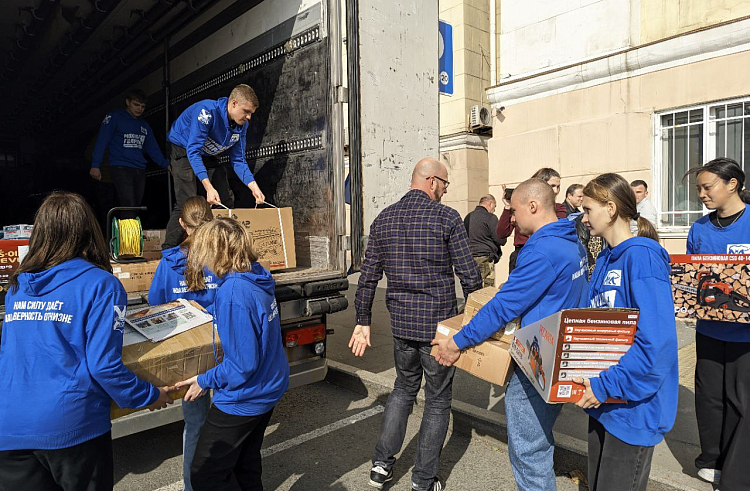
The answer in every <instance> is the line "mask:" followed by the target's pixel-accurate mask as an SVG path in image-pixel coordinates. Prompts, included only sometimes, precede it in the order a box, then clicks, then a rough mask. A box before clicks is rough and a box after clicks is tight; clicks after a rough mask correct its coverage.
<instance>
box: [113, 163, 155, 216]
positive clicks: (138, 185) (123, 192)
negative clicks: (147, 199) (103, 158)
mask: <svg viewBox="0 0 750 491" xmlns="http://www.w3.org/2000/svg"><path fill="white" fill-rule="evenodd" d="M109 172H110V175H111V176H112V184H114V186H115V193H116V194H117V206H141V203H143V193H144V192H145V190H146V170H145V169H133V168H131V167H121V166H117V165H113V166H110V169H109ZM137 215H138V213H137V212H128V211H123V212H120V213H119V215H118V216H119V218H123V219H124V218H135V217H136V216H137Z"/></svg>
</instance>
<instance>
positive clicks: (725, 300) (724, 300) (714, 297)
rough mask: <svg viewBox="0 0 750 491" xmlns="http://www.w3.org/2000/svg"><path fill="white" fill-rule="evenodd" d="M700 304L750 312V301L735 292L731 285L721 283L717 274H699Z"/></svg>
mask: <svg viewBox="0 0 750 491" xmlns="http://www.w3.org/2000/svg"><path fill="white" fill-rule="evenodd" d="M696 293H697V294H698V304H699V305H705V306H707V307H713V308H715V309H724V310H734V311H736V312H750V300H748V299H747V297H744V296H742V295H740V294H739V293H737V292H736V291H734V288H732V286H731V285H729V284H728V283H726V282H724V281H721V276H719V275H718V274H716V273H710V272H707V271H701V272H700V273H698V288H697V292H696Z"/></svg>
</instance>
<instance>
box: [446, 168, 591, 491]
mask: <svg viewBox="0 0 750 491" xmlns="http://www.w3.org/2000/svg"><path fill="white" fill-rule="evenodd" d="M510 203H511V213H512V214H513V216H514V217H515V220H516V226H517V227H518V231H519V232H521V233H522V234H525V235H529V236H530V238H529V240H528V242H526V245H524V247H523V248H522V249H521V251H520V252H519V254H518V261H517V263H516V269H514V270H513V272H512V273H511V274H510V276H509V277H508V281H507V282H506V283H505V284H504V285H503V288H502V289H501V290H500V292H499V293H498V294H497V295H495V297H494V298H493V299H492V300H490V301H489V302H488V303H487V304H486V305H485V306H484V307H483V308H482V309H481V310H480V311H479V312H478V313H477V315H476V316H475V317H474V318H473V319H472V320H471V322H470V323H469V324H467V325H466V326H465V327H464V328H463V329H461V331H460V332H459V333H458V334H456V335H455V336H453V337H452V338H450V339H447V340H440V341H438V340H435V341H433V344H436V345H438V346H439V349H438V354H437V360H438V362H439V363H440V364H441V365H444V366H452V365H453V364H454V363H455V362H456V361H457V360H458V358H459V356H460V354H461V351H460V350H463V349H466V348H468V347H470V346H474V345H477V344H479V343H481V342H482V341H484V340H485V339H487V338H488V337H489V336H490V335H491V334H492V333H494V332H495V331H497V330H498V327H500V326H505V325H506V324H507V323H508V322H510V321H511V320H513V319H515V318H516V317H521V326H527V325H529V324H532V323H534V322H536V321H538V320H539V319H543V318H545V317H547V316H549V315H552V314H554V313H555V312H558V311H560V310H563V309H570V308H579V307H585V306H586V305H587V302H588V281H587V278H588V276H587V274H586V272H587V260H586V251H585V249H584V248H583V246H582V245H581V243H580V242H579V241H578V234H577V233H576V226H575V223H574V222H571V221H569V220H567V219H559V220H558V218H557V216H556V215H555V195H554V192H553V191H552V188H551V187H550V186H549V185H548V184H547V183H545V182H544V181H542V180H541V179H529V180H528V181H525V182H523V183H522V184H521V185H520V186H518V187H517V188H516V189H515V191H514V192H513V196H512V197H511V200H510ZM522 329H523V328H522ZM561 407H562V406H561V405H560V404H547V403H545V402H544V400H543V399H542V397H541V396H540V395H539V393H538V392H537V391H536V389H535V388H534V386H533V385H532V384H531V382H529V380H528V379H527V378H526V375H524V373H523V372H522V371H521V370H520V369H518V368H516V371H515V372H514V373H513V376H512V377H511V380H510V382H509V383H508V388H507V389H506V391H505V414H506V416H507V422H508V454H509V455H510V463H511V467H512V468H513V474H514V475H515V478H516V483H517V484H518V489H519V491H531V490H533V491H553V490H555V489H556V485H555V473H554V472H553V470H552V454H553V451H554V439H553V436H552V427H553V426H554V424H555V420H556V419H557V415H558V414H559V413H560V408H561Z"/></svg>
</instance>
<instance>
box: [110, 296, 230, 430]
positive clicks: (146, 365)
mask: <svg viewBox="0 0 750 491" xmlns="http://www.w3.org/2000/svg"><path fill="white" fill-rule="evenodd" d="M190 303H191V304H192V305H193V306H195V307H198V308H201V307H200V306H199V305H198V304H197V303H195V302H192V301H191V302H190ZM201 309H202V308H201ZM213 329H214V327H213V323H212V322H207V323H206V324H202V325H200V326H198V327H194V328H193V329H190V330H189V331H185V332H183V333H180V334H177V335H176V336H174V337H171V338H169V339H165V340H164V341H160V342H158V343H153V342H151V341H144V342H142V343H137V344H131V345H130V346H125V347H123V349H122V361H123V362H124V363H125V366H126V367H128V369H129V370H130V371H132V372H133V373H135V374H136V375H137V376H138V378H140V379H141V380H145V381H146V382H151V383H152V384H154V385H155V386H157V387H163V386H165V385H174V384H175V383H177V382H181V381H182V380H186V379H189V378H190V377H192V376H194V375H199V374H201V373H205V372H206V371H207V370H209V369H211V368H213V367H215V366H216V359H215V358H214V349H213V343H212V339H213V334H214V333H213ZM216 356H217V357H218V358H219V360H221V359H222V356H223V352H222V350H221V342H220V341H219V336H218V334H216ZM185 392H186V391H185V390H184V389H183V390H182V391H180V392H174V393H171V394H170V396H171V397H172V398H173V399H174V400H177V399H180V398H181V397H182V396H183V395H184V394H185ZM136 411H138V409H123V408H120V407H119V406H117V404H115V403H114V401H113V402H112V410H111V418H112V419H115V418H119V417H121V416H125V415H128V414H131V413H134V412H136Z"/></svg>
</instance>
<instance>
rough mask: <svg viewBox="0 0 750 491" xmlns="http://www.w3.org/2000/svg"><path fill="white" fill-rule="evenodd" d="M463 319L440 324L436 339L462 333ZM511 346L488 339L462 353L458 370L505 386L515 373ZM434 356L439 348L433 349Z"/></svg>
mask: <svg viewBox="0 0 750 491" xmlns="http://www.w3.org/2000/svg"><path fill="white" fill-rule="evenodd" d="M462 320H463V317H462V316H460V315H457V316H456V317H451V318H450V319H446V320H444V321H442V322H440V323H439V324H438V327H437V331H436V334H435V339H445V338H450V337H452V336H453V335H454V334H457V333H458V332H459V331H461V327H462V325H461V322H462ZM509 348H510V345H509V344H508V343H505V342H503V341H497V340H495V339H488V340H487V341H485V342H483V343H480V344H478V345H476V346H472V347H470V348H467V349H465V350H463V351H461V357H460V358H459V359H458V361H457V362H456V365H455V366H456V368H459V369H461V370H463V371H465V372H468V373H470V374H472V375H474V376H475V377H479V378H481V379H482V380H486V381H487V382H490V383H493V384H496V385H505V384H506V383H508V381H509V380H510V376H511V375H512V373H513V360H512V359H511V357H510V353H508V349H509ZM431 354H432V356H436V355H437V346H435V347H433V348H432V352H431Z"/></svg>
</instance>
